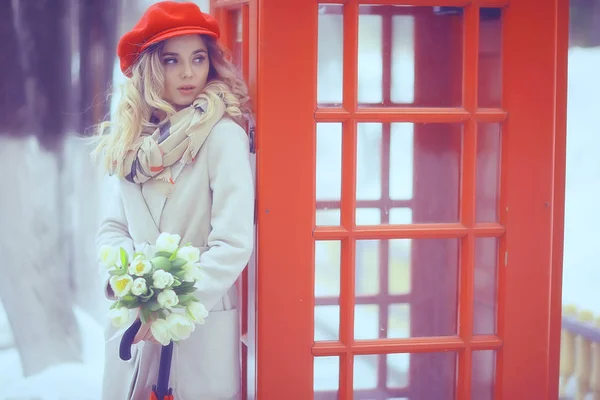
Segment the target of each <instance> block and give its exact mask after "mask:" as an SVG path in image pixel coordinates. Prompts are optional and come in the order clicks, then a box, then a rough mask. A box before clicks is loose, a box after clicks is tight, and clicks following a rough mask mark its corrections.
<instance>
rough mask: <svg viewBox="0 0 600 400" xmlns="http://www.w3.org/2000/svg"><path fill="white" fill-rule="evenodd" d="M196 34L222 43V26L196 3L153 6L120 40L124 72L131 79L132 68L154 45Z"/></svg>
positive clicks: (159, 3) (169, 3) (119, 51)
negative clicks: (220, 28)
mask: <svg viewBox="0 0 600 400" xmlns="http://www.w3.org/2000/svg"><path fill="white" fill-rule="evenodd" d="M193 33H196V34H202V35H208V36H211V37H214V38H217V39H218V38H219V36H220V31H219V25H218V24H217V21H216V20H215V19H214V18H213V17H212V16H211V15H209V14H205V13H203V12H202V11H200V8H199V7H198V6H197V5H196V4H195V3H192V2H181V3H180V2H177V1H161V2H158V3H155V4H153V5H151V6H150V7H149V8H148V10H146V12H145V13H144V15H142V18H141V19H140V20H139V21H138V23H137V24H136V25H135V26H134V27H133V29H132V30H131V31H129V32H127V33H126V34H124V35H123V37H121V40H119V45H118V46H117V56H118V57H119V59H120V62H121V71H123V73H124V74H125V75H127V76H130V75H131V71H129V67H131V65H133V64H134V63H135V62H136V61H137V59H138V57H139V55H140V53H141V52H142V51H144V50H145V49H146V48H148V47H149V46H150V45H152V44H154V43H158V42H160V41H162V40H165V39H169V38H172V37H175V36H183V35H189V34H193Z"/></svg>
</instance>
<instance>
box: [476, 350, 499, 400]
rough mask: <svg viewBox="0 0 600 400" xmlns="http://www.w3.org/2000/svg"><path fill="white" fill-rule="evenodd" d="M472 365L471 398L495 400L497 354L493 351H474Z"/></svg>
mask: <svg viewBox="0 0 600 400" xmlns="http://www.w3.org/2000/svg"><path fill="white" fill-rule="evenodd" d="M472 364H473V365H472V372H471V377H472V381H471V398H472V399H477V400H494V381H495V376H496V352H495V351H493V350H484V351H474V352H473V357H472Z"/></svg>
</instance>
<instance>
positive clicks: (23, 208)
mask: <svg viewBox="0 0 600 400" xmlns="http://www.w3.org/2000/svg"><path fill="white" fill-rule="evenodd" d="M154 2H155V1H151V0H0V32H1V33H2V36H1V37H2V38H3V39H2V42H1V45H0V46H1V49H0V50H1V52H2V54H3V57H0V102H1V103H0V110H1V112H0V168H2V169H3V171H2V174H1V175H0V176H2V178H3V179H2V181H3V182H4V183H5V184H4V185H3V189H4V193H2V195H1V197H0V206H1V207H0V226H1V227H2V228H3V229H2V230H1V231H0V235H2V237H1V240H0V255H1V258H0V260H1V261H0V273H1V274H2V276H1V278H0V300H1V304H0V399H7V400H8V399H43V400H52V399H64V400H75V399H77V400H84V399H99V398H100V396H99V393H100V387H101V376H102V365H103V361H104V358H103V357H104V356H103V348H102V347H103V341H104V339H103V328H102V321H103V319H104V316H105V314H106V310H107V302H106V300H105V299H104V297H103V290H102V284H101V280H100V277H99V274H98V269H97V268H96V262H95V246H94V236H95V231H96V228H97V225H98V223H99V219H100V216H101V211H102V204H103V200H102V199H103V195H104V194H105V189H104V188H105V186H104V185H103V183H104V178H103V176H102V174H101V173H100V172H99V171H98V170H97V169H96V168H94V166H93V165H92V164H91V163H90V160H89V150H90V149H89V147H88V146H87V145H86V143H85V141H84V140H82V137H84V136H85V135H87V134H89V132H90V127H92V126H93V125H94V124H96V123H98V122H100V121H101V120H102V119H103V118H104V117H105V116H106V115H107V113H109V112H110V110H111V108H112V107H114V105H115V102H116V100H117V99H118V93H115V96H114V97H111V98H107V94H108V92H109V90H110V88H111V87H112V86H117V85H118V84H119V83H120V82H122V81H123V75H122V74H121V72H120V70H119V68H118V60H117V59H116V55H115V48H116V43H117V40H118V38H119V37H120V35H121V34H123V33H124V32H125V31H127V30H128V29H130V28H131V27H132V26H133V25H134V24H135V22H136V21H137V20H138V19H139V17H140V16H141V14H142V13H143V11H144V10H145V9H146V8H147V7H148V6H149V5H150V4H152V3H154ZM196 3H197V4H198V5H199V6H200V7H201V9H202V10H203V11H205V12H207V11H209V0H197V1H196ZM332 7H333V8H332ZM332 7H330V8H329V11H328V12H327V13H324V14H323V15H321V16H320V17H319V18H320V23H319V30H320V32H319V49H320V50H319V86H318V90H319V94H318V96H319V102H320V103H336V102H337V101H338V99H339V98H340V97H341V92H340V90H339V89H338V88H341V76H340V74H339V71H340V70H341V69H340V68H341V67H340V65H341V64H340V61H341V48H340V46H339V43H341V39H340V37H339V33H340V27H341V25H340V24H341V15H339V13H338V14H336V11H335V10H336V8H335V6H332ZM331 10H333V11H331ZM340 10H341V8H340ZM360 24H361V25H360V32H361V34H360V37H359V69H360V74H359V76H360V81H359V101H361V102H365V103H370V102H377V101H378V100H377V99H378V98H379V97H381V94H380V93H377V91H376V90H375V89H374V88H375V87H377V85H374V84H373V82H377V81H379V82H381V59H382V55H381V43H380V42H381V35H380V33H378V32H380V29H381V27H380V24H381V22H380V21H379V22H378V20H377V19H376V18H370V17H369V16H365V17H364V18H362V17H361V20H360ZM378 24H379V25H378ZM378 29H379V31H378ZM394 29H395V31H394V35H395V39H399V40H397V41H395V43H396V44H397V48H395V50H394V51H395V56H394V67H393V68H394V69H398V70H399V71H402V74H404V75H403V77H404V78H405V79H402V80H401V82H404V83H400V84H399V86H398V87H397V88H395V89H394V90H396V92H397V93H398V97H397V99H396V101H398V102H404V103H410V102H413V101H414V99H413V98H412V97H411V96H412V95H411V87H412V86H411V82H412V81H411V68H412V70H413V71H414V63H412V58H411V57H412V53H413V52H414V46H413V36H412V25H411V21H410V19H403V20H399V23H398V24H397V26H396V27H395V28H394ZM396 29H397V30H396ZM336 35H337V36H336ZM378 38H379V39H378ZM338 39H340V40H338ZM377 40H379V42H377ZM396 55H398V57H397V58H396ZM411 63H412V64H411ZM599 68H600V1H597V0H572V1H571V29H570V51H569V92H568V145H567V189H566V213H565V216H566V221H565V252H564V279H563V303H564V304H565V306H567V307H568V309H569V310H575V309H576V310H587V312H588V313H589V314H591V315H595V316H600V301H598V295H597V287H598V286H599V285H600V268H599V267H598V266H597V265H596V264H595V262H594V261H593V260H594V259H595V250H596V249H597V246H598V245H599V244H600V240H599V239H598V236H597V235H594V234H593V229H594V227H595V226H597V225H598V224H600V212H599V211H598V207H596V202H597V198H596V196H595V194H597V192H598V189H597V187H598V184H597V182H598V181H596V179H600V161H599V159H598V157H597V156H596V154H595V153H596V149H597V148H600V136H599V135H598V134H597V128H596V127H597V121H596V118H595V112H597V110H599V109H600V98H599V97H598V96H597V93H600V76H599V75H598V73H597V71H598V69H599ZM413 73H414V72H413ZM379 86H381V84H379ZM413 86H414V85H413ZM378 96H379V97H378ZM451 105H453V104H451ZM377 129H381V128H380V127H379V128H378V127H377V126H375V125H369V124H363V126H361V127H359V134H358V140H359V144H358V148H359V154H358V167H357V168H358V177H357V180H358V181H357V198H359V199H366V200H369V199H371V198H373V196H376V195H375V194H374V193H375V192H377V191H378V190H380V189H378V188H377V187H376V186H377V185H381V177H380V176H379V175H378V174H380V172H379V169H378V166H379V165H380V163H381V160H380V158H381V156H380V153H381V152H380V151H379V152H377V151H369V150H368V149H381V146H382V143H381V137H382V136H381V132H380V131H377ZM392 129H393V130H394V131H395V133H394V132H392V135H393V136H395V137H397V138H398V139H397V142H396V143H393V144H392V146H393V147H394V149H395V150H394V151H395V157H397V159H396V161H394V160H392V164H393V165H392V167H393V168H395V170H396V171H400V172H399V173H398V176H397V182H399V183H398V185H395V186H394V187H390V191H392V192H393V191H394V190H396V192H397V193H396V194H397V196H399V198H404V197H403V196H408V197H409V198H410V196H411V195H412V192H411V189H410V187H412V186H411V185H412V183H411V184H410V185H406V182H412V181H411V179H410V176H411V175H412V169H411V168H412V165H413V164H412V159H411V157H413V154H412V152H411V151H409V150H408V149H410V148H411V144H412V128H410V127H409V126H407V125H402V124H399V125H397V126H396V127H395V128H392ZM388 145H389V144H388ZM317 148H318V154H317V200H318V201H327V200H331V199H334V200H335V199H337V200H339V191H340V186H339V185H340V183H339V176H340V175H339V171H338V169H339V165H340V159H338V158H337V157H336V156H334V157H332V154H337V152H339V153H340V154H339V157H341V126H339V124H322V125H320V126H318V127H317ZM319 149H321V151H320V152H319ZM335 149H339V150H335ZM396 149H397V151H396ZM332 151H333V152H332ZM335 165H338V167H336V166H335ZM336 168H338V169H336ZM392 178H393V177H392ZM392 178H390V181H391V182H392V183H393V180H392ZM377 182H379V183H377ZM402 182H404V183H405V184H403V183H402ZM392 194H393V193H392ZM380 218H381V216H379V214H378V212H377V213H373V212H372V211H369V209H368V208H365V209H362V210H357V224H359V225H360V224H379V223H381V219H380ZM386 218H387V222H389V223H410V222H421V221H413V216H412V214H410V209H408V210H407V209H401V208H399V209H396V210H394V209H393V210H392V211H391V212H390V215H389V216H387V217H386ZM317 224H318V225H337V224H339V211H338V212H335V211H332V210H328V209H327V207H324V208H322V209H320V210H319V211H318V212H317ZM377 242H378V241H362V242H361V243H359V244H358V245H357V265H356V272H357V275H356V276H357V287H356V294H357V295H365V296H367V295H377V293H378V290H379V287H380V284H379V283H380V282H379V276H378V271H377V268H374V265H378V264H379V259H378V257H379V256H378V254H379V250H378V249H379V243H377ZM410 246H411V244H410V241H390V243H389V254H390V260H389V263H390V267H389V268H390V289H389V290H390V292H397V293H405V292H408V291H409V290H410V288H409V282H410V271H411V269H410ZM339 254H340V249H339V242H335V241H332V242H321V243H317V247H316V255H315V260H316V265H315V268H316V279H317V282H316V289H315V295H316V296H339V268H340V260H339ZM392 265H393V266H392ZM392 270H393V271H396V275H394V273H393V272H392ZM338 310H339V305H338V306H335V305H324V306H319V307H317V308H316V309H315V322H316V327H315V339H316V340H327V339H331V338H334V337H336V335H337V332H335V331H336V329H337V324H339V311H338ZM389 312H390V317H389V321H390V323H389V327H388V328H387V329H389V331H388V333H387V334H388V337H407V336H408V335H409V333H408V331H409V326H408V324H409V322H410V309H409V308H408V306H406V307H404V306H398V307H397V308H395V309H394V310H391V309H390V311H389ZM378 316H379V311H378V310H377V308H376V307H373V306H371V305H359V306H357V308H356V328H355V336H356V337H357V338H373V337H378V331H377V330H378V327H379V322H378V320H377V318H378ZM336 318H337V319H336ZM369 357H371V356H363V357H361V358H357V362H356V365H355V367H356V370H357V373H356V375H355V383H356V384H357V385H358V386H360V385H363V386H364V387H365V388H368V387H369V385H370V379H371V378H372V377H376V376H377V373H376V371H375V369H374V368H376V364H377V363H376V362H372V360H370V359H369ZM407 362H408V359H404V358H403V357H402V355H399V357H398V358H397V360H396V361H395V364H396V365H397V366H398V370H397V374H396V375H395V377H394V378H392V381H394V380H396V381H397V382H396V383H398V384H399V385H400V384H402V383H401V381H404V380H405V379H406V377H405V376H404V375H402V373H401V371H404V370H405V365H406V363H407ZM328 363H332V364H331V366H330V365H328ZM329 367H331V368H329ZM336 369H337V361H335V360H328V359H327V357H324V358H322V363H321V364H319V365H317V364H315V372H316V373H315V388H316V389H323V390H325V389H328V385H330V384H331V383H335V382H336V377H335V376H332V375H331V374H330V373H328V371H332V373H334V374H335V372H334V371H336ZM317 371H318V373H317ZM398 371H400V372H398ZM399 382H400V383H399ZM267 400H270V399H267ZM475 400H478V399H475Z"/></svg>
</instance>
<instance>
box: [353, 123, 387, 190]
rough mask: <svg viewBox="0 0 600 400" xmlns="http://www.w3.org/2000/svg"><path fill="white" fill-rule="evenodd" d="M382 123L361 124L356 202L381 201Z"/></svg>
mask: <svg viewBox="0 0 600 400" xmlns="http://www.w3.org/2000/svg"><path fill="white" fill-rule="evenodd" d="M381 125H382V124H381V123H360V124H358V132H357V135H358V137H357V145H356V146H357V149H356V163H357V166H356V200H357V201H360V200H380V199H381V162H382V151H381V150H382V149H381V138H382V132H381Z"/></svg>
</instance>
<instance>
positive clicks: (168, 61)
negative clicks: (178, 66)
mask: <svg viewBox="0 0 600 400" xmlns="http://www.w3.org/2000/svg"><path fill="white" fill-rule="evenodd" d="M163 62H164V63H165V64H175V63H176V62H177V60H176V59H174V58H165V59H164V60H163Z"/></svg>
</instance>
